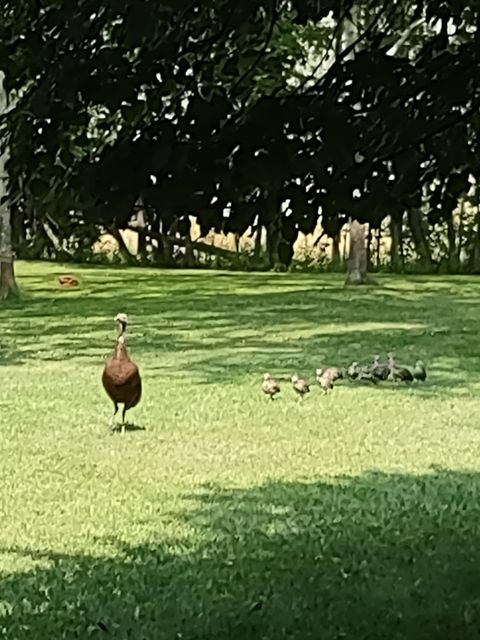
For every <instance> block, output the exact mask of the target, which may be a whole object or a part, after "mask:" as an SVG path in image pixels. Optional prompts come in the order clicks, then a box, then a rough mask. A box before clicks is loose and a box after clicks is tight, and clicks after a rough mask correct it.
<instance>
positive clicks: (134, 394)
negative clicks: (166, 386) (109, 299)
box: [102, 314, 142, 432]
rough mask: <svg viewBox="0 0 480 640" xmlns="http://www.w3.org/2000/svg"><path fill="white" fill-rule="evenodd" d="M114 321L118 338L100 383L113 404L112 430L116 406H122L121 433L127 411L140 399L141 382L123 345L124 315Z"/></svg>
mask: <svg viewBox="0 0 480 640" xmlns="http://www.w3.org/2000/svg"><path fill="white" fill-rule="evenodd" d="M115 320H116V321H117V322H118V323H119V325H120V330H119V336H118V338H117V342H116V344H115V348H114V351H113V355H112V357H111V358H109V359H108V360H107V362H106V364H105V367H104V369H103V374H102V383H103V386H104V388H105V391H106V392H107V394H108V396H109V397H110V399H111V400H112V402H113V406H114V412H113V417H112V429H113V427H114V421H115V416H116V414H117V411H118V406H119V405H120V404H123V411H122V432H123V431H125V414H126V412H127V411H128V409H132V408H133V407H135V406H136V405H137V404H138V403H139V402H140V399H141V397H142V380H141V377H140V372H139V370H138V367H137V365H136V364H135V363H134V362H133V361H132V360H131V359H130V356H129V355H128V352H127V347H126V345H125V337H124V335H123V334H124V332H125V329H126V325H127V319H126V315H125V314H119V315H118V316H116V318H115Z"/></svg>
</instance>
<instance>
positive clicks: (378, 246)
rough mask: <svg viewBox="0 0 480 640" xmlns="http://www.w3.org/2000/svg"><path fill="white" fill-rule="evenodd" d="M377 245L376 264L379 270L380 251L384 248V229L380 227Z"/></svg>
mask: <svg viewBox="0 0 480 640" xmlns="http://www.w3.org/2000/svg"><path fill="white" fill-rule="evenodd" d="M376 241H377V245H376V249H377V251H376V257H375V264H376V267H377V269H380V249H381V248H382V227H381V226H380V227H378V229H377V237H376Z"/></svg>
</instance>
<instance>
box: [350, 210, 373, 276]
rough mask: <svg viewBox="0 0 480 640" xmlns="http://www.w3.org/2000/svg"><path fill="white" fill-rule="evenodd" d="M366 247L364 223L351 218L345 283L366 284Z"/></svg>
mask: <svg viewBox="0 0 480 640" xmlns="http://www.w3.org/2000/svg"><path fill="white" fill-rule="evenodd" d="M367 282H368V276H367V248H366V245H365V225H363V224H360V222H358V221H357V220H352V223H351V225H350V251H349V254H348V261H347V280H346V284H354V285H358V284H367Z"/></svg>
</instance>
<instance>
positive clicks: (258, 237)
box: [253, 223, 263, 262]
mask: <svg viewBox="0 0 480 640" xmlns="http://www.w3.org/2000/svg"><path fill="white" fill-rule="evenodd" d="M262 230H263V227H262V225H261V224H260V223H258V225H257V230H256V231H255V246H254V249H253V259H254V261H255V262H259V261H260V256H261V255H262Z"/></svg>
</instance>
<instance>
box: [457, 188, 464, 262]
mask: <svg viewBox="0 0 480 640" xmlns="http://www.w3.org/2000/svg"><path fill="white" fill-rule="evenodd" d="M464 215H465V200H464V199H463V198H462V202H461V204H460V220H459V223H458V241H457V269H458V270H460V269H462V267H463V265H462V250H463V248H464V246H465V237H464V231H465V226H464V221H463V216H464Z"/></svg>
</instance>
